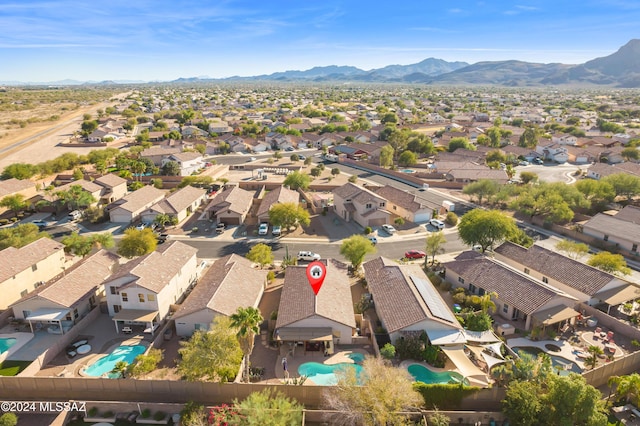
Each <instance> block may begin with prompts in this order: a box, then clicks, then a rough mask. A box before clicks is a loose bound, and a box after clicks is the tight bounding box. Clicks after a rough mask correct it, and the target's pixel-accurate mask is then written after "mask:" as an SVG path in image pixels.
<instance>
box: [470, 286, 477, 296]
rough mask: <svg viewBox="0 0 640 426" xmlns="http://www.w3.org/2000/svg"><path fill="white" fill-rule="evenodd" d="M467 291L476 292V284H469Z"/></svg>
mask: <svg viewBox="0 0 640 426" xmlns="http://www.w3.org/2000/svg"><path fill="white" fill-rule="evenodd" d="M469 291H470V292H471V294H476V286H475V285H473V284H469Z"/></svg>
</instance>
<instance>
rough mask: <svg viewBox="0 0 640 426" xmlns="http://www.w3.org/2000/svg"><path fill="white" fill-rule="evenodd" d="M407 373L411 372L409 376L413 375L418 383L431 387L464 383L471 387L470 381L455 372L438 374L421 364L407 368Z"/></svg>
mask: <svg viewBox="0 0 640 426" xmlns="http://www.w3.org/2000/svg"><path fill="white" fill-rule="evenodd" d="M407 371H409V374H411V375H412V376H413V378H414V379H416V381H417V382H422V383H427V384H429V385H433V384H438V383H443V384H444V383H463V384H464V385H465V386H469V380H467V379H465V378H464V377H462V374H460V373H456V372H455V371H442V372H440V373H437V372H435V371H431V370H429V369H428V368H427V367H425V366H424V365H420V364H411V365H410V366H409V367H407Z"/></svg>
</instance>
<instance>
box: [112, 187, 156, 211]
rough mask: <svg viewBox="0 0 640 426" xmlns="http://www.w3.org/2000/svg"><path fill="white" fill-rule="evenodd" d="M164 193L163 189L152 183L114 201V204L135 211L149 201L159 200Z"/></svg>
mask: <svg viewBox="0 0 640 426" xmlns="http://www.w3.org/2000/svg"><path fill="white" fill-rule="evenodd" d="M164 194H165V193H164V191H161V190H159V189H158V188H156V187H154V186H153V185H146V186H143V187H142V188H140V189H138V190H136V191H133V192H131V193H130V194H127V195H126V196H125V197H124V198H122V199H120V200H118V201H116V202H115V205H116V206H117V207H119V208H121V209H123V210H126V211H129V212H137V211H139V210H140V209H142V208H144V207H145V206H146V205H148V204H149V203H153V202H158V201H160V200H161V199H163V198H164Z"/></svg>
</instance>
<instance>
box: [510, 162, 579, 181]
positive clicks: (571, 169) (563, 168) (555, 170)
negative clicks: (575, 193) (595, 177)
mask: <svg viewBox="0 0 640 426" xmlns="http://www.w3.org/2000/svg"><path fill="white" fill-rule="evenodd" d="M579 168H580V169H583V170H586V169H588V168H589V165H582V166H578V165H576V164H568V163H565V164H544V165H538V164H530V165H528V166H516V167H515V170H516V172H518V173H520V172H532V173H535V174H537V175H538V179H539V180H541V181H544V182H565V183H568V184H571V183H573V182H575V180H576V179H575V176H573V174H574V173H575V171H576V170H578V169H579ZM516 177H517V175H516Z"/></svg>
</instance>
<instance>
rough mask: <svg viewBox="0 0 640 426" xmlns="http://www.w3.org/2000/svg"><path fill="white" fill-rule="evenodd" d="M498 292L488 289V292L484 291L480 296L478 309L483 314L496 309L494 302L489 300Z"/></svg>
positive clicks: (496, 295)
mask: <svg viewBox="0 0 640 426" xmlns="http://www.w3.org/2000/svg"><path fill="white" fill-rule="evenodd" d="M497 297H498V293H496V292H495V291H490V292H489V293H485V294H483V295H482V296H480V309H481V310H482V312H484V313H485V314H490V313H493V312H495V311H496V304H495V303H494V302H493V300H491V298H494V299H495V298H497Z"/></svg>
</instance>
